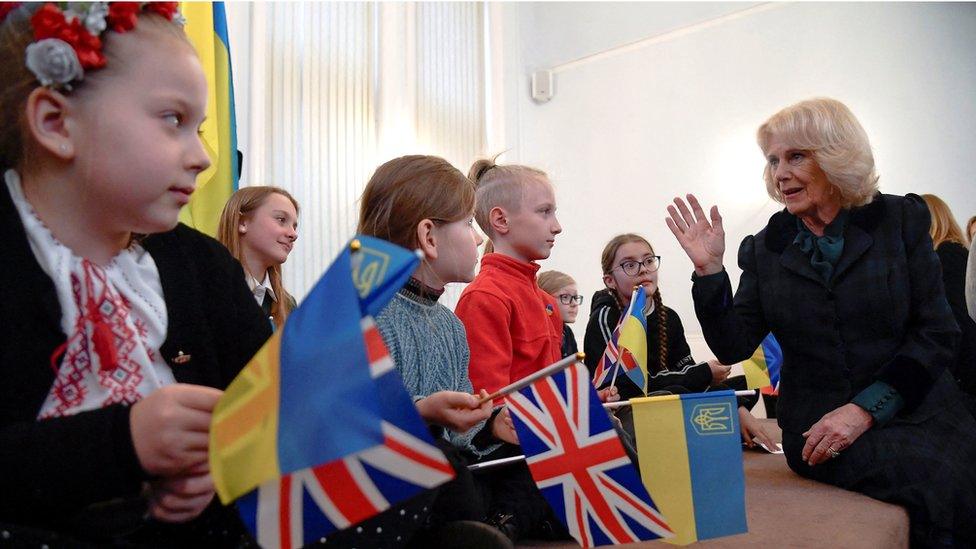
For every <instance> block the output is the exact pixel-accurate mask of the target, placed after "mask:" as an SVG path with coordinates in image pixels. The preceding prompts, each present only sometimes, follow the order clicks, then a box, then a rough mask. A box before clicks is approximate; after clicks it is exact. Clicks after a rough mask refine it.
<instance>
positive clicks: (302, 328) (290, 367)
mask: <svg viewBox="0 0 976 549" xmlns="http://www.w3.org/2000/svg"><path fill="white" fill-rule="evenodd" d="M419 261H420V260H419V259H418V258H417V256H416V255H415V254H414V253H412V252H410V251H408V250H405V249H403V248H400V247H398V246H394V245H393V244H390V243H389V242H386V241H383V240H379V239H376V238H370V237H363V236H360V237H357V239H355V240H353V241H352V243H351V244H350V245H349V246H346V247H345V248H344V249H343V252H342V253H341V254H339V257H337V258H336V259H335V261H334V262H333V263H332V265H331V266H330V267H329V269H328V270H327V271H326V272H325V274H324V275H322V278H321V279H319V281H318V283H316V285H315V287H314V288H312V291H311V292H310V293H309V294H308V297H306V298H305V300H304V301H303V302H302V304H301V305H300V306H299V307H298V308H297V309H295V311H294V312H292V313H291V314H290V315H289V316H288V321H287V322H286V323H285V325H284V327H283V328H282V329H281V330H278V331H276V332H275V333H274V335H273V336H271V338H270V339H269V340H268V342H267V343H266V344H265V345H264V347H262V348H261V350H260V351H258V353H257V354H256V355H255V356H254V358H253V359H251V361H250V362H249V363H248V365H247V366H245V367H244V369H243V370H242V371H241V373H240V374H239V375H238V376H237V378H236V379H234V381H233V382H232V383H231V384H230V386H229V387H228V388H227V391H226V392H225V393H224V395H223V397H221V399H220V401H219V402H218V403H217V406H216V408H215V409H214V413H213V420H212V422H211V427H210V472H211V475H212V476H213V480H214V486H215V488H216V490H217V493H218V494H219V495H220V498H221V500H222V501H223V502H224V503H228V502H230V501H233V500H234V499H236V498H238V497H239V496H241V495H243V494H245V493H247V492H250V491H251V490H253V489H254V488H255V487H257V486H258V485H260V484H262V483H264V482H265V481H268V480H272V479H275V478H277V477H280V476H281V475H284V474H288V473H291V472H294V471H297V470H300V469H306V468H309V467H314V466H317V465H320V464H322V463H325V462H329V461H333V460H336V459H339V458H342V457H344V456H347V455H350V454H353V453H356V452H358V451H360V450H363V449H366V448H369V447H373V446H376V445H379V444H382V443H383V440H384V439H383V433H382V431H381V425H380V423H381V418H382V414H381V406H380V403H379V402H377V399H376V398H375V394H376V391H375V384H374V381H373V376H371V373H370V368H371V367H372V363H373V361H372V360H371V359H370V356H369V353H368V352H367V351H368V349H367V345H366V342H365V340H364V338H365V335H364V334H365V333H366V330H365V328H364V325H365V324H368V323H369V322H370V320H369V319H370V317H371V316H372V315H374V314H376V313H377V312H379V310H380V309H382V307H383V306H384V305H385V304H386V302H387V301H389V300H390V298H391V297H392V296H393V295H394V293H396V291H397V289H399V288H400V287H401V286H403V284H404V282H406V280H407V278H409V277H410V275H411V274H412V273H413V271H414V269H415V268H416V267H417V264H418V263H419ZM364 319H366V320H364Z"/></svg>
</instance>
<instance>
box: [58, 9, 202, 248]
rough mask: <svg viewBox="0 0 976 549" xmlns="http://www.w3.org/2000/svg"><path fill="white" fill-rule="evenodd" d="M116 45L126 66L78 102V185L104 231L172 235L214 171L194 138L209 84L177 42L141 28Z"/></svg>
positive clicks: (189, 51)
mask: <svg viewBox="0 0 976 549" xmlns="http://www.w3.org/2000/svg"><path fill="white" fill-rule="evenodd" d="M112 40H113V48H114V51H115V53H116V57H117V58H121V59H123V60H124V61H119V62H117V63H118V66H117V67H110V68H109V69H106V70H112V72H111V73H110V74H105V75H104V76H103V77H102V78H100V80H99V81H98V82H97V83H94V82H93V84H96V87H95V88H94V89H91V90H87V91H88V92H89V93H86V94H82V95H81V96H79V97H78V98H77V99H75V100H74V105H75V106H76V114H77V116H76V117H75V118H74V120H73V121H72V122H74V123H75V125H76V128H75V130H76V133H77V136H78V138H77V139H76V140H75V143H74V145H75V147H76V151H78V152H77V155H76V157H75V166H74V168H75V174H76V179H77V180H78V182H79V184H81V185H84V190H85V194H86V198H87V199H89V200H90V202H89V203H90V204H92V205H93V208H95V209H97V210H98V216H97V219H98V221H97V223H99V224H100V225H101V229H102V230H105V231H109V232H118V233H127V232H128V233H131V232H136V233H143V234H151V233H157V232H163V231H167V230H169V229H172V228H173V227H174V226H176V222H177V217H178V215H179V212H180V208H182V207H183V206H184V205H186V203H187V202H188V201H189V200H190V194H191V193H192V192H193V190H194V189H195V187H196V178H197V174H199V173H200V172H201V171H203V170H204V169H206V168H207V167H208V166H209V165H210V160H209V158H208V157H207V154H206V152H205V151H204V149H203V144H202V142H201V140H200V136H199V135H198V133H197V132H198V128H199V127H200V124H201V123H202V122H203V119H204V116H205V109H206V104H207V82H206V79H205V78H204V74H203V69H202V68H201V67H200V62H199V61H198V60H197V57H196V55H195V54H194V53H193V50H192V49H191V47H190V46H189V45H188V44H186V43H184V42H182V41H180V40H179V39H177V38H176V37H172V36H167V35H165V34H163V32H162V31H160V30H156V29H149V30H143V29H140V28H139V27H136V29H135V30H133V31H131V32H127V33H124V34H119V35H113V36H112Z"/></svg>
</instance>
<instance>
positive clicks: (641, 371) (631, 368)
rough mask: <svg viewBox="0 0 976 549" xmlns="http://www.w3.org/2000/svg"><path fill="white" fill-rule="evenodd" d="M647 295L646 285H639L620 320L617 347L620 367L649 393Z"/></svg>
mask: <svg viewBox="0 0 976 549" xmlns="http://www.w3.org/2000/svg"><path fill="white" fill-rule="evenodd" d="M646 304H647V295H646V294H645V293H644V287H643V286H638V287H637V288H636V289H634V294H633V296H631V298H630V307H628V308H627V314H626V315H624V318H623V320H622V321H621V322H620V337H619V338H618V339H617V349H619V352H620V361H619V366H618V367H623V369H624V371H625V373H626V374H627V377H629V378H630V379H631V380H632V381H633V382H634V384H635V385H637V386H638V387H640V388H641V389H642V390H643V391H644V393H645V394H646V393H647V318H646V317H645V316H644V307H645V305H646Z"/></svg>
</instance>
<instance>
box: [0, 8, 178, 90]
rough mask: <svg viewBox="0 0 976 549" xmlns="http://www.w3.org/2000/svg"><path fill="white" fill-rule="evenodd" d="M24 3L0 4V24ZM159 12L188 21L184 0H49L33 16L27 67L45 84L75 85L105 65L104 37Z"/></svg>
mask: <svg viewBox="0 0 976 549" xmlns="http://www.w3.org/2000/svg"><path fill="white" fill-rule="evenodd" d="M20 6H21V4H20V3H3V4H2V5H0V23H2V22H3V20H4V19H6V17H7V15H8V14H9V13H10V12H12V11H13V10H15V9H17V8H18V7H20ZM143 11H145V12H152V13H156V14H159V15H161V16H163V17H165V18H166V19H168V20H170V21H175V22H177V23H179V24H183V23H184V22H185V20H184V19H183V16H182V15H180V13H179V2H89V3H80V2H62V3H60V4H55V3H52V2H48V3H45V4H44V5H43V6H41V7H40V9H38V10H37V11H35V12H34V14H33V15H32V16H31V18H30V22H31V28H32V29H33V30H34V42H32V43H31V44H30V45H29V46H27V58H26V64H27V69H28V70H30V71H31V72H32V73H34V76H36V77H37V80H38V82H40V83H41V85H42V86H47V87H51V88H56V89H59V88H64V89H68V90H70V89H71V84H72V82H80V81H81V80H83V79H84V77H85V71H86V70H96V69H100V68H102V67H104V66H105V55H104V54H103V53H102V39H101V38H100V37H101V35H102V34H103V33H104V32H106V31H108V30H112V31H115V32H118V33H123V32H127V31H130V30H132V29H134V28H135V26H136V20H137V18H138V16H139V13H140V12H143Z"/></svg>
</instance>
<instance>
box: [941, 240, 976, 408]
mask: <svg viewBox="0 0 976 549" xmlns="http://www.w3.org/2000/svg"><path fill="white" fill-rule="evenodd" d="M935 253H936V254H938V256H939V261H940V262H941V263H942V282H943V283H944V284H945V292H946V300H948V301H949V308H951V309H952V315H953V316H954V317H955V319H956V324H958V325H959V329H960V330H962V337H961V338H960V339H959V350H958V352H957V353H956V360H955V362H953V363H952V364H950V366H949V368H950V370H952V375H953V376H954V377H955V378H956V381H957V382H958V383H959V387H960V388H962V390H964V391H966V392H967V393H969V394H970V395H976V322H973V319H972V318H971V317H970V316H969V311H968V310H967V309H966V264H967V262H968V261H969V250H967V249H966V248H965V247H964V246H962V245H961V244H956V243H955V242H943V243H942V244H941V245H940V246H939V247H938V249H936V250H935Z"/></svg>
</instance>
